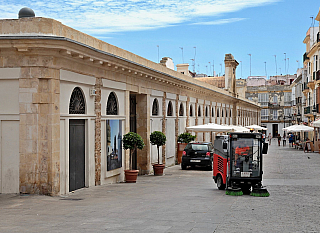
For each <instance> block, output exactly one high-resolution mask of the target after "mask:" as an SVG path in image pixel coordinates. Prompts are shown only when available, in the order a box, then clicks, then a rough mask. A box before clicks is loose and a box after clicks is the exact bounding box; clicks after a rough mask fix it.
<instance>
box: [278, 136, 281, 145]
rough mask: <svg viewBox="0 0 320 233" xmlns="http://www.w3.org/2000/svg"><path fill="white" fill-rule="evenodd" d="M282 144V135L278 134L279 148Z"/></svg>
mask: <svg viewBox="0 0 320 233" xmlns="http://www.w3.org/2000/svg"><path fill="white" fill-rule="evenodd" d="M280 142H281V136H280V134H278V146H280Z"/></svg>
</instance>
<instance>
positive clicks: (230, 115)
mask: <svg viewBox="0 0 320 233" xmlns="http://www.w3.org/2000/svg"><path fill="white" fill-rule="evenodd" d="M229 116H230V117H232V112H231V109H230V115H229Z"/></svg>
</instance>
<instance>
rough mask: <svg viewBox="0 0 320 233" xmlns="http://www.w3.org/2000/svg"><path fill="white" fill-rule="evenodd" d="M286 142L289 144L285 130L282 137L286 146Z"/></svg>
mask: <svg viewBox="0 0 320 233" xmlns="http://www.w3.org/2000/svg"><path fill="white" fill-rule="evenodd" d="M286 144H287V135H286V132H284V133H283V137H282V146H286Z"/></svg>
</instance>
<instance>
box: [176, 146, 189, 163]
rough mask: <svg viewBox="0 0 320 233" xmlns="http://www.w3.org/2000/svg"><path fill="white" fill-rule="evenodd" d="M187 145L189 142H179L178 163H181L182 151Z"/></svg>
mask: <svg viewBox="0 0 320 233" xmlns="http://www.w3.org/2000/svg"><path fill="white" fill-rule="evenodd" d="M187 145H188V143H178V164H180V163H181V161H182V153H183V150H184V148H186V146H187Z"/></svg>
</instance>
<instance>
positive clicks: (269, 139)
mask: <svg viewBox="0 0 320 233" xmlns="http://www.w3.org/2000/svg"><path fill="white" fill-rule="evenodd" d="M271 140H272V136H271V133H269V135H268V141H269V145H271Z"/></svg>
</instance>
